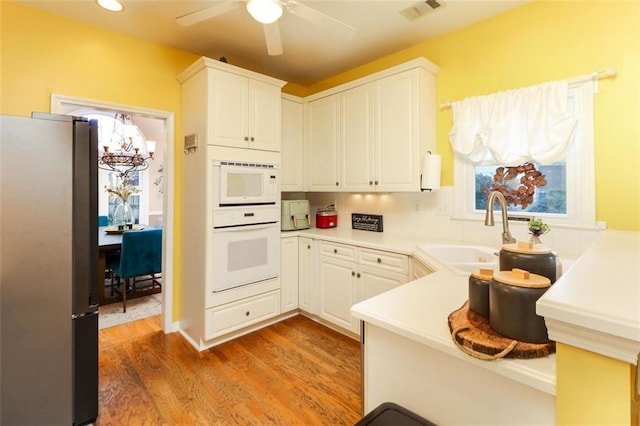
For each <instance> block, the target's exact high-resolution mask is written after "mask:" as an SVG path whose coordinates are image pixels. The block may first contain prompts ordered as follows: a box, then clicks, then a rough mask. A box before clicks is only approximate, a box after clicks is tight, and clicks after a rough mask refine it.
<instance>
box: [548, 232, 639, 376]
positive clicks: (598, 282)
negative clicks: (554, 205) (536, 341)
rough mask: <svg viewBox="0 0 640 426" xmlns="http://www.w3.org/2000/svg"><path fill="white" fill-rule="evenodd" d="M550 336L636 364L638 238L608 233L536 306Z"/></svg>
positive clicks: (634, 233) (631, 234)
mask: <svg viewBox="0 0 640 426" xmlns="http://www.w3.org/2000/svg"><path fill="white" fill-rule="evenodd" d="M536 309H537V313H538V315H541V316H544V317H545V321H546V322H547V327H548V329H549V336H550V337H551V338H552V339H554V340H556V341H561V342H564V343H567V344H571V345H572V346H577V347H580V348H583V349H586V350H589V351H592V352H596V353H599V354H602V355H605V356H608V357H611V358H615V359H619V360H622V361H626V362H629V363H631V364H636V363H637V362H638V353H639V352H640V233H638V232H625V231H613V230H609V231H606V232H604V233H603V234H602V236H601V237H600V239H599V240H598V241H597V242H596V243H595V244H594V245H593V246H592V247H591V248H589V249H588V250H587V251H586V252H585V253H584V254H583V255H582V256H581V257H580V258H578V260H577V261H576V263H575V264H574V265H573V267H572V268H571V269H570V270H569V271H567V273H566V274H564V275H563V276H562V277H561V278H560V279H559V280H558V281H557V282H556V283H555V284H554V285H553V286H551V288H550V289H549V290H548V291H547V292H546V293H545V294H544V295H543V296H542V297H541V298H540V299H539V300H538V303H537V305H536Z"/></svg>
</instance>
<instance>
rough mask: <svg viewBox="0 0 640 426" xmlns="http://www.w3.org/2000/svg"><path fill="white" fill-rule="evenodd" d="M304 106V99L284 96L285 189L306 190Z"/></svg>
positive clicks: (282, 173)
mask: <svg viewBox="0 0 640 426" xmlns="http://www.w3.org/2000/svg"><path fill="white" fill-rule="evenodd" d="M303 146H304V108H303V105H302V99H300V98H296V97H293V96H289V95H283V96H282V150H281V154H282V163H281V165H280V187H281V189H282V190H283V191H304V148H303Z"/></svg>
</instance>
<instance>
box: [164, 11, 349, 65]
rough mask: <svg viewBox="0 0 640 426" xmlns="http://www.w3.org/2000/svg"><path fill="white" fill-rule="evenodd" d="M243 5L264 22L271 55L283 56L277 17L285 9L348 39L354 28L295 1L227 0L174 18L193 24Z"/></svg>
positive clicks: (255, 17)
mask: <svg viewBox="0 0 640 426" xmlns="http://www.w3.org/2000/svg"><path fill="white" fill-rule="evenodd" d="M243 4H246V8H247V11H248V12H249V14H250V15H251V16H252V17H253V19H255V20H256V21H258V22H260V23H262V24H263V25H264V36H265V39H266V42H267V52H268V53H269V55H271V56H276V55H282V52H283V50H282V40H281V39H280V27H279V26H278V19H280V17H281V16H282V13H283V11H284V10H286V11H287V12H289V13H291V14H292V15H296V16H299V17H300V18H302V19H305V20H307V21H309V22H311V23H312V24H314V25H317V26H319V27H321V28H324V29H326V30H328V31H331V32H333V33H334V34H336V35H338V36H340V37H343V38H345V39H347V40H351V39H352V38H353V37H354V36H355V34H356V31H357V30H356V29H355V28H353V27H352V26H350V25H348V24H345V23H344V22H342V21H339V20H337V19H335V18H333V17H331V16H329V15H326V14H324V13H322V12H320V11H318V10H316V9H314V8H312V7H309V6H306V5H304V4H302V3H298V2H297V1H295V0H229V1H225V2H223V3H219V4H216V5H215V6H211V7H208V8H206V9H202V10H198V11H196V12H192V13H189V14H186V15H184V16H180V17H179V18H176V22H178V24H180V25H184V26H190V25H194V24H197V23H199V22H202V21H206V20H207V19H211V18H214V17H216V16H219V15H222V14H224V13H227V12H231V11H232V10H237V9H238V8H239V7H240V6H241V5H243Z"/></svg>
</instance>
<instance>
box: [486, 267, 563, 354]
mask: <svg viewBox="0 0 640 426" xmlns="http://www.w3.org/2000/svg"><path fill="white" fill-rule="evenodd" d="M549 286H551V281H550V280H549V279H548V278H547V277H543V276H542V275H537V274H530V273H529V272H527V271H523V270H520V269H514V270H513V271H500V272H496V273H494V274H493V279H492V280H491V283H490V285H489V306H490V309H489V324H490V325H491V328H493V329H494V330H495V331H496V332H497V333H499V334H501V335H503V336H505V337H509V338H511V339H515V340H519V341H521V342H528V343H548V342H550V340H549V336H548V334H547V327H546V325H545V323H544V318H543V317H541V316H539V315H538V314H536V302H537V301H538V299H539V298H540V296H542V295H543V294H544V293H545V292H546V291H547V289H548V288H549Z"/></svg>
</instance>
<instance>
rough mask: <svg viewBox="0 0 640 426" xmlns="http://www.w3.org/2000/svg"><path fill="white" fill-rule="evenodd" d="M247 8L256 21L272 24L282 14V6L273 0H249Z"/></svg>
mask: <svg viewBox="0 0 640 426" xmlns="http://www.w3.org/2000/svg"><path fill="white" fill-rule="evenodd" d="M247 10H248V11H249V14H250V15H251V16H252V17H253V19H255V20H256V21H258V22H260V23H263V24H272V23H274V22H276V21H277V20H278V18H280V17H281V16H282V6H280V4H279V3H278V2H276V1H274V0H249V2H247Z"/></svg>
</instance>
